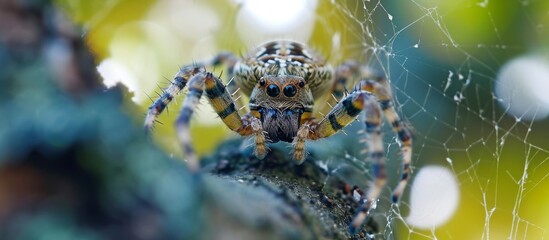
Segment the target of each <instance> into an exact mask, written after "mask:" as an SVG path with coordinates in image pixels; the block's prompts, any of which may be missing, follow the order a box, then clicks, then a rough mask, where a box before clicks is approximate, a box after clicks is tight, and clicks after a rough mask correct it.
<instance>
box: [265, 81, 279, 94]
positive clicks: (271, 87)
mask: <svg viewBox="0 0 549 240" xmlns="http://www.w3.org/2000/svg"><path fill="white" fill-rule="evenodd" d="M278 94H280V89H279V88H278V86H277V85H276V84H271V85H269V86H268V87H267V95H269V96H271V97H276V96H278Z"/></svg>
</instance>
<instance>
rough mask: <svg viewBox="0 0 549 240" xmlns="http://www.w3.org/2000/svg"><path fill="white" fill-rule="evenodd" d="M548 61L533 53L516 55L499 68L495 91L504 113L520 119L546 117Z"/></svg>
mask: <svg viewBox="0 0 549 240" xmlns="http://www.w3.org/2000/svg"><path fill="white" fill-rule="evenodd" d="M548 92H549V60H548V59H547V58H543V57H540V56H535V55H527V56H521V57H518V58H515V59H513V60H511V61H509V62H508V63H506V64H505V65H503V66H502V67H501V69H500V70H499V73H498V76H497V80H496V83H495V94H496V97H497V98H498V102H499V104H500V106H501V107H502V108H503V109H505V110H506V112H507V113H508V114H509V115H511V116H514V117H516V118H519V119H523V120H540V119H543V118H546V117H547V116H549V94H548Z"/></svg>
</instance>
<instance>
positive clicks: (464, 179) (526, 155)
mask: <svg viewBox="0 0 549 240" xmlns="http://www.w3.org/2000/svg"><path fill="white" fill-rule="evenodd" d="M443 2H444V1H419V0H418V1H413V0H412V1H398V3H396V2H395V3H393V2H390V1H362V2H359V1H357V2H347V3H339V2H332V4H333V6H334V7H335V9H336V10H334V11H341V12H343V13H344V15H345V16H346V17H348V18H349V19H350V20H351V21H350V24H349V27H348V28H345V29H332V30H333V31H335V32H338V33H341V34H342V35H345V36H346V37H350V38H357V39H359V42H361V43H362V44H361V46H352V47H351V48H353V50H354V51H355V52H358V53H359V55H360V56H357V57H359V58H360V57H364V56H366V57H368V58H369V60H367V61H366V62H368V63H369V65H372V66H375V67H377V68H379V69H382V70H383V71H384V73H385V74H386V75H387V76H389V79H390V81H391V83H392V86H393V90H394V94H395V101H396V106H397V110H398V112H399V114H400V115H401V117H402V118H403V119H405V121H406V122H408V123H409V124H410V125H411V126H413V129H414V135H415V138H414V154H413V166H414V171H413V172H414V173H413V174H412V175H414V174H415V173H418V172H419V171H420V170H421V169H422V168H424V167H426V166H429V165H437V166H442V167H445V168H447V169H449V170H451V172H452V173H453V175H454V176H455V178H456V179H457V182H458V186H459V191H460V194H459V203H458V207H457V210H456V212H454V213H453V215H452V217H451V218H450V219H449V220H448V221H447V222H445V223H443V224H440V225H435V226H433V227H430V228H427V229H422V228H419V227H414V225H413V224H409V223H408V222H407V216H408V215H409V214H411V212H412V211H414V209H413V207H414V206H411V205H410V204H409V200H408V199H409V197H408V196H407V195H410V194H414V193H413V192H411V191H409V190H408V191H406V192H407V194H405V196H404V197H403V199H402V201H401V204H400V206H390V205H389V204H388V203H389V202H390V199H389V198H388V196H389V189H387V191H385V194H383V196H382V198H381V200H380V204H378V205H381V206H378V209H377V210H376V212H377V213H376V214H379V215H382V216H383V217H384V218H385V219H386V220H387V224H386V229H385V230H384V232H383V237H384V238H389V239H393V238H395V239H504V238H507V239H543V238H545V237H547V236H549V233H548V231H547V230H548V228H549V221H548V220H547V217H545V216H547V214H548V213H549V211H548V208H547V207H546V205H547V204H546V202H547V196H548V195H547V194H548V193H547V190H545V189H547V186H548V185H549V180H548V177H549V171H548V170H549V161H548V160H549V144H548V143H547V141H546V137H547V133H548V131H547V127H548V126H549V125H548V120H547V119H545V120H543V119H541V120H537V121H534V120H531V119H527V118H526V117H523V115H518V116H513V114H511V113H510V111H509V105H506V104H505V103H502V102H503V101H502V97H501V96H498V95H496V93H495V92H494V88H495V85H496V84H497V83H496V82H497V81H498V72H499V71H500V68H501V67H502V66H503V65H504V64H505V63H506V62H508V61H510V60H511V59H513V58H515V57H517V56H520V55H524V54H528V53H530V52H532V51H539V52H541V55H542V56H543V55H544V56H545V57H547V56H548V51H547V43H548V39H549V38H548V37H547V36H549V34H547V27H549V26H548V25H547V23H549V22H548V21H547V19H548V17H547V15H548V14H549V6H548V5H547V4H545V3H542V2H541V1H508V2H507V3H500V2H494V1H484V2H480V1H479V2H477V1H459V2H452V3H443ZM536 14H537V15H536ZM506 18H510V19H506ZM355 28H357V29H360V30H361V31H354V30H353V29H355ZM518 32H520V34H523V36H522V37H516V35H515V36H512V35H513V34H512V33H515V34H519V33H518ZM544 80H545V81H547V80H549V79H544ZM546 90H549V89H546ZM518 94H519V95H518V97H519V98H520V97H524V96H526V95H528V94H531V93H527V92H523V93H518ZM534 108H535V105H534ZM540 114H541V113H540ZM534 116H536V115H535V113H534ZM387 135H390V134H387ZM395 141H396V140H395V138H394V137H392V136H389V138H388V141H387V142H388V143H389V144H388V146H387V151H388V155H389V157H388V159H389V163H388V164H389V175H390V176H392V178H393V180H392V181H389V183H388V187H387V188H391V189H392V188H394V186H396V185H395V184H396V177H397V176H398V174H396V173H397V171H399V169H400V167H399V164H400V163H399V155H398V151H399V149H398V144H396V143H395ZM433 180H434V181H436V179H433ZM413 187H414V182H413V180H412V182H411V184H410V185H409V187H408V188H409V189H410V188H413Z"/></svg>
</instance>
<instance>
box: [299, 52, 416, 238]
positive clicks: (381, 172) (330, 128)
mask: <svg viewBox="0 0 549 240" xmlns="http://www.w3.org/2000/svg"><path fill="white" fill-rule="evenodd" d="M372 75H373V76H374V77H373V79H370V77H371V76H372ZM355 76H358V77H360V78H361V79H368V80H361V81H359V83H358V84H357V85H356V86H355V87H354V90H353V92H352V93H351V94H349V95H347V96H346V97H343V95H344V91H345V85H346V83H347V81H348V80H349V79H350V78H352V77H355ZM331 93H332V96H333V97H334V98H335V99H336V100H340V99H342V98H343V100H341V101H339V102H338V104H337V105H336V106H334V107H333V108H332V110H331V111H330V113H328V115H326V117H324V118H323V119H322V120H321V121H320V122H318V123H317V122H315V121H310V122H307V123H306V124H304V125H303V126H302V128H300V130H299V131H298V134H297V137H296V139H294V145H295V147H294V148H295V151H294V158H296V159H300V158H303V155H304V153H303V149H304V145H305V141H306V140H307V139H310V140H315V139H319V138H325V137H329V136H331V135H333V134H335V133H336V132H338V131H339V130H341V129H342V128H344V127H345V126H346V125H347V124H349V123H350V122H351V121H353V120H354V119H355V118H356V117H357V116H358V114H359V113H360V112H363V119H364V122H365V132H366V139H367V145H368V157H369V158H370V159H372V161H373V173H374V180H373V181H372V182H371V183H370V186H369V187H368V189H367V191H365V192H366V194H365V196H362V199H361V201H360V202H361V206H360V207H359V209H358V210H357V213H356V215H355V217H354V218H353V221H352V222H351V224H350V226H349V230H350V232H351V233H354V232H356V230H357V229H358V227H360V225H361V224H362V223H363V222H364V220H365V219H366V218H367V216H368V214H369V211H370V210H371V209H372V208H374V207H375V206H374V204H375V202H376V201H377V199H378V198H379V196H380V194H381V191H382V190H383V187H385V184H386V182H387V173H386V170H385V161H386V159H385V154H384V149H383V137H382V132H381V124H382V118H383V116H385V118H386V119H387V120H388V122H389V123H391V125H392V130H393V132H395V134H396V135H397V137H398V139H399V141H400V144H401V153H402V159H403V163H402V175H401V178H400V181H399V184H398V186H397V187H396V188H395V190H394V191H393V194H392V202H393V203H395V204H396V203H398V201H399V199H400V196H401V195H402V192H403V191H404V189H405V187H406V185H407V183H408V180H409V177H410V171H411V169H410V165H411V158H412V138H411V133H410V131H409V130H408V129H407V128H406V126H404V124H403V123H402V121H401V120H400V118H399V116H398V114H397V113H396V111H395V109H394V107H393V101H392V98H393V96H392V93H391V87H390V86H389V83H388V81H387V79H386V78H385V77H383V76H382V75H380V74H376V73H374V72H373V71H371V70H370V69H368V68H361V67H360V65H359V63H358V62H356V61H347V62H344V63H343V64H341V65H340V66H339V67H338V68H337V70H336V72H335V82H334V84H333V86H332V91H331Z"/></svg>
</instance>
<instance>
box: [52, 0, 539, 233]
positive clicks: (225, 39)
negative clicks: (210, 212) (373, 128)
mask: <svg viewBox="0 0 549 240" xmlns="http://www.w3.org/2000/svg"><path fill="white" fill-rule="evenodd" d="M58 4H59V5H60V6H62V8H63V9H64V10H65V11H66V12H67V13H68V15H69V16H70V17H72V18H73V19H74V20H75V21H76V22H78V23H80V24H83V26H84V27H85V29H86V35H85V38H86V39H87V41H88V43H89V46H90V48H91V49H92V51H93V52H94V53H95V54H96V56H97V58H98V59H99V60H100V62H98V64H101V65H100V68H101V67H103V68H104V69H106V70H105V71H103V72H104V73H103V74H104V76H105V74H106V75H107V78H109V79H108V80H109V81H117V80H118V81H122V82H125V83H126V84H127V85H128V86H129V88H130V90H133V91H134V100H135V101H137V102H138V103H139V105H140V106H141V112H142V114H141V115H140V114H136V115H135V118H136V119H138V120H139V119H141V118H143V117H144V114H145V112H146V109H147V107H148V106H149V105H150V104H151V102H152V101H151V100H150V99H149V96H150V98H151V99H153V100H154V99H155V98H156V97H157V93H158V92H159V91H160V88H162V87H165V86H167V85H168V83H169V81H168V79H170V78H171V77H172V76H173V74H174V73H175V72H176V71H177V70H178V67H180V66H182V65H184V64H189V63H192V62H196V61H201V60H205V59H208V58H209V57H211V56H213V55H214V54H215V53H216V52H218V51H220V50H230V51H232V52H234V53H236V54H244V53H245V52H246V51H247V49H248V48H249V45H253V43H252V42H250V41H249V40H246V39H242V38H241V37H240V35H239V29H238V27H239V26H238V24H237V22H238V21H237V18H238V17H237V16H238V14H239V5H238V4H243V3H241V2H240V3H237V1H228V0H227V1H223V0H204V1H150V0H141V1H134V0H106V1H79V0H59V1H58ZM290 7H291V6H288V8H290ZM310 11H314V16H315V17H314V28H313V30H312V35H311V37H310V39H308V40H307V41H306V42H307V43H308V44H309V45H310V46H312V47H313V48H315V49H316V50H317V51H318V52H320V53H322V54H323V55H325V56H327V58H328V60H329V61H330V63H332V64H333V65H334V66H335V65H337V64H339V63H341V62H342V61H344V60H345V59H358V60H359V61H361V62H363V63H364V64H365V65H369V66H372V67H375V68H378V69H381V70H382V71H383V72H384V73H385V74H387V75H388V76H389V78H390V80H391V83H392V84H393V87H394V93H395V101H396V106H397V110H398V111H399V113H400V114H401V115H402V117H403V118H404V119H405V120H406V121H407V122H408V123H409V124H410V125H411V126H412V127H413V129H414V132H415V139H414V141H415V142H414V156H413V161H414V162H413V165H414V169H415V170H414V171H415V172H417V171H418V170H419V169H421V167H422V166H426V165H440V166H444V167H447V168H448V169H451V170H452V172H453V173H454V174H455V177H456V178H457V180H458V182H459V188H460V202H459V206H458V209H457V212H456V213H455V215H454V217H452V218H451V219H450V220H449V221H448V222H447V223H445V224H443V225H441V226H437V227H436V228H432V229H428V230H422V229H417V228H413V227H412V226H409V225H407V224H406V223H405V221H404V219H405V216H406V215H407V213H408V207H409V206H408V205H407V204H406V202H407V196H406V195H407V194H408V193H409V191H408V190H407V191H406V194H405V195H404V199H403V203H402V204H401V206H400V208H399V210H400V212H401V214H402V215H399V214H396V213H394V212H390V211H388V212H387V213H383V214H388V215H389V216H390V217H391V224H390V225H389V227H388V228H389V230H386V231H387V232H386V234H387V235H392V236H395V237H396V238H398V239H432V238H437V239H503V238H512V239H523V238H524V239H542V238H545V237H549V231H547V230H548V229H549V217H547V216H549V204H547V202H549V192H548V191H549V190H548V189H549V180H548V178H547V176H549V162H548V161H549V143H548V141H547V139H548V138H549V121H548V120H547V119H542V120H539V121H519V120H517V118H515V117H513V116H509V115H508V114H506V113H505V109H504V108H502V107H500V105H499V104H498V99H497V97H496V96H495V95H494V91H493V89H494V85H495V83H496V80H497V73H498V71H499V69H500V67H501V66H502V65H504V64H505V63H506V62H508V61H509V60H511V59H513V58H516V57H518V56H522V55H526V54H531V53H536V54H539V55H541V56H544V57H548V56H549V2H548V1H541V0H538V1H535V0H532V1H527V0H524V1H488V0H486V1H484V2H483V1H437V0H430V1H424V0H416V1H364V2H362V1H319V2H318V3H317V7H316V9H310ZM296 24H299V22H298V23H296ZM221 70H222V69H215V71H216V72H218V73H220V72H221ZM105 72H106V73H105ZM546 80H547V81H549V79H546ZM548 90H549V89H548ZM155 92H156V93H155ZM524 94H528V93H524ZM147 95H148V96H147ZM181 99H182V98H179V99H178V100H176V101H175V103H174V104H172V105H171V106H170V107H169V112H168V114H163V115H162V116H161V118H160V121H161V122H162V123H163V124H161V125H160V124H159V125H158V127H157V128H156V130H155V132H154V138H155V140H156V142H157V143H158V144H159V145H160V146H161V147H162V148H163V149H164V150H165V151H166V152H167V153H168V154H171V155H173V156H174V158H178V159H183V158H184V157H183V156H182V153H181V152H180V150H179V146H178V143H177V140H176V137H175V133H174V131H173V124H172V123H173V122H174V119H175V118H176V117H177V114H178V112H179V108H180V107H181V104H180V103H181ZM193 119H194V121H193V122H192V126H193V128H192V129H193V130H192V131H193V132H192V136H193V141H194V143H195V147H196V150H197V152H198V153H199V154H208V153H209V152H211V151H212V149H213V148H215V146H217V145H218V144H219V142H220V141H222V140H223V139H226V138H227V137H230V136H235V135H233V134H231V133H230V132H229V131H228V130H227V128H226V127H224V126H223V125H222V124H221V121H219V119H217V117H216V116H215V115H214V114H213V111H212V110H211V109H209V107H208V106H207V104H206V103H205V101H204V104H202V105H201V107H200V109H199V110H198V111H197V115H196V116H195V117H193ZM386 130H387V131H386V132H387V133H388V134H386V135H387V137H386V140H387V141H386V143H387V151H388V155H389V175H390V182H389V183H388V189H389V188H390V189H392V188H393V187H394V186H395V185H396V181H397V179H398V176H399V174H398V171H399V169H400V168H399V166H400V165H399V164H400V160H399V154H398V145H397V144H396V143H395V139H394V137H392V134H390V133H389V132H390V130H389V129H388V128H386ZM339 135H341V136H338V137H340V138H344V139H347V140H346V141H345V143H347V144H349V143H350V144H351V145H352V144H353V143H354V141H353V138H356V135H353V134H352V133H349V136H345V135H343V134H339ZM327 142H330V140H327ZM344 145H345V144H342V143H339V144H338V143H334V144H333V145H331V146H332V147H333V149H331V152H332V153H333V154H335V155H337V154H342V153H344V152H347V151H348V152H351V153H352V152H353V150H352V149H351V150H350V149H348V148H353V146H351V147H349V145H347V146H344ZM354 148H355V149H356V148H360V146H359V144H358V143H357V144H356V146H354ZM412 179H413V178H412ZM412 185H413V182H412ZM388 193H389V191H388V190H387V191H385V192H384V197H383V198H382V200H381V202H380V205H381V206H383V207H385V209H387V208H389V207H390V206H389V205H388V202H389V198H388V196H389V194H388ZM383 207H380V209H383ZM377 211H378V212H381V211H382V210H379V209H378V210H377Z"/></svg>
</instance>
